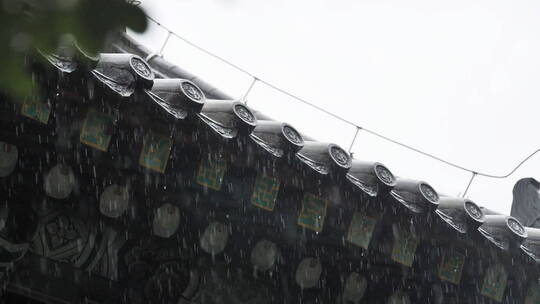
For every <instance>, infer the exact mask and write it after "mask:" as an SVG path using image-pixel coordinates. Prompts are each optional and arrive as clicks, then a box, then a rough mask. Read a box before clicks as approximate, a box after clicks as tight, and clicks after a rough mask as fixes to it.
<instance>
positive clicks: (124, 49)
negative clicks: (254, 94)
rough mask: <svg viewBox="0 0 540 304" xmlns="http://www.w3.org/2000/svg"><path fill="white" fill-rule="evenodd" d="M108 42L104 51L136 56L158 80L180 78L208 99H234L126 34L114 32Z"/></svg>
mask: <svg viewBox="0 0 540 304" xmlns="http://www.w3.org/2000/svg"><path fill="white" fill-rule="evenodd" d="M109 41H110V43H108V44H107V47H106V51H108V52H113V53H131V54H135V55H138V56H140V57H142V58H143V59H145V60H146V61H147V62H148V63H149V64H150V66H151V67H152V68H153V69H154V71H155V72H156V74H157V75H158V76H159V77H160V78H182V79H187V80H190V81H192V82H194V83H195V84H197V86H199V88H201V90H203V91H204V93H205V94H206V96H207V97H208V98H210V99H228V100H232V99H234V98H233V97H231V96H229V95H227V94H226V93H224V92H222V91H220V90H219V89H217V88H215V87H214V86H212V85H210V84H209V83H207V82H205V81H204V80H202V79H200V78H198V77H197V76H195V75H193V74H191V73H190V72H188V71H186V70H184V69H182V68H180V67H178V66H176V65H174V64H172V63H170V62H169V61H167V60H165V59H163V57H161V56H159V54H156V53H153V52H151V51H150V50H149V49H147V48H146V47H145V46H143V45H142V44H140V43H138V42H137V41H135V40H134V39H133V38H131V37H129V36H128V35H127V34H126V33H123V32H116V33H114V34H112V35H111V36H110V37H109Z"/></svg>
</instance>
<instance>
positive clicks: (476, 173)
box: [146, 14, 540, 190]
mask: <svg viewBox="0 0 540 304" xmlns="http://www.w3.org/2000/svg"><path fill="white" fill-rule="evenodd" d="M146 16H147V17H148V19H149V20H151V21H152V22H154V23H155V24H156V25H158V26H159V27H161V28H163V29H164V30H166V31H167V32H168V36H167V38H166V40H165V43H164V45H163V47H162V49H161V51H163V49H164V47H165V44H166V43H167V42H168V40H169V36H170V35H173V36H175V37H177V38H178V39H180V40H182V41H183V42H184V43H186V44H188V45H190V46H192V47H194V48H195V49H197V50H199V51H201V52H203V53H205V54H207V55H209V56H211V57H214V58H215V59H217V60H219V61H221V62H223V63H225V64H227V65H229V66H231V67H233V68H234V69H236V70H238V71H240V72H242V73H244V74H246V75H248V76H250V77H251V78H253V81H252V83H251V85H250V86H249V89H248V91H247V92H246V94H244V97H243V99H244V101H245V99H246V97H247V95H248V94H249V92H250V91H251V89H252V88H253V86H254V85H255V83H257V82H260V83H262V84H265V85H266V86H268V87H270V88H272V89H274V90H276V91H278V92H280V93H282V94H284V95H286V96H289V97H290V98H292V99H293V100H296V101H298V102H300V103H303V104H305V105H307V106H309V107H311V108H314V109H316V110H318V111H320V112H322V113H325V114H326V115H328V116H331V117H333V118H335V119H337V120H339V121H341V122H343V123H345V124H348V125H350V126H353V127H355V128H356V133H355V135H354V138H353V141H352V143H351V146H350V148H349V152H350V150H352V147H353V145H354V141H355V140H356V137H357V135H358V132H359V131H360V130H362V131H364V132H366V133H368V134H371V135H373V136H375V137H378V138H380V139H382V140H385V141H387V142H390V143H393V144H395V145H398V146H400V147H402V148H405V149H408V150H411V151H413V152H416V153H418V154H421V155H423V156H425V157H428V158H431V159H433V160H436V161H438V162H441V163H444V164H446V165H448V166H450V167H453V168H456V169H459V170H462V171H466V172H469V173H471V174H472V178H471V180H470V181H469V184H468V186H467V190H468V189H469V187H470V185H471V183H472V181H473V179H474V177H476V176H483V177H487V178H494V179H504V178H507V177H510V176H511V175H512V174H514V173H515V172H516V171H517V170H518V169H519V168H520V167H521V166H522V165H523V164H525V163H526V162H527V161H528V160H529V159H531V158H532V157H533V156H535V155H536V154H538V153H539V152H540V148H538V149H537V150H535V151H533V152H532V153H530V154H529V155H527V157H525V158H524V159H523V160H521V161H520V162H519V163H518V164H517V165H516V166H514V167H513V168H512V169H511V170H510V171H509V172H508V173H506V174H490V173H485V172H481V171H478V170H474V169H470V168H467V167H465V166H462V165H459V164H457V163H455V162H452V161H448V160H445V159H443V158H441V157H438V156H436V155H434V154H431V153H428V152H425V151H422V150H420V149H418V148H415V147H413V146H411V145H408V144H405V143H403V142H401V141H398V140H395V139H392V138H390V137H388V136H385V135H383V134H381V133H379V132H375V131H373V130H371V129H367V128H365V127H363V126H360V125H358V124H356V123H354V122H352V121H350V120H347V119H345V118H343V117H341V116H339V115H337V114H334V113H332V112H330V111H328V110H326V109H324V108H322V107H320V106H318V105H316V104H314V103H312V102H309V101H308V100H306V99H303V98H301V97H299V96H297V95H295V94H293V93H290V92H289V91H287V90H285V89H282V88H280V87H279V86H277V85H274V84H272V83H271V82H268V81H266V80H264V79H261V78H260V77H258V76H255V75H254V74H252V73H250V72H249V71H247V70H246V69H243V68H241V67H240V66H238V65H236V64H234V63H233V62H231V61H229V60H227V59H225V58H223V57H221V56H219V55H216V54H215V53H212V52H210V51H208V50H207V49H205V48H203V47H201V46H199V45H198V44H196V43H194V42H191V41H190V40H188V39H186V38H184V37H183V36H180V35H179V34H178V33H176V32H175V31H173V30H172V29H170V28H169V27H167V26H165V25H163V24H161V23H160V22H159V21H158V20H156V19H155V18H153V17H151V16H149V15H148V14H147V15H146Z"/></svg>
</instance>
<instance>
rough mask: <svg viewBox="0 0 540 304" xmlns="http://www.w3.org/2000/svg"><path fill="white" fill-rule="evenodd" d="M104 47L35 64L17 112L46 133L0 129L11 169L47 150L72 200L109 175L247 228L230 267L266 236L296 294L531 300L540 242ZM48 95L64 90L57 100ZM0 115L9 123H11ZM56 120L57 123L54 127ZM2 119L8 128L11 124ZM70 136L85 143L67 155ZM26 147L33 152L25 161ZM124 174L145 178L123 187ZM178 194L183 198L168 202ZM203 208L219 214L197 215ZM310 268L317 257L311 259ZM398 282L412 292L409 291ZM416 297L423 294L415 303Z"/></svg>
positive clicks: (507, 221) (510, 223) (51, 191)
mask: <svg viewBox="0 0 540 304" xmlns="http://www.w3.org/2000/svg"><path fill="white" fill-rule="evenodd" d="M111 41H112V42H111V44H110V46H109V47H108V49H107V53H102V54H100V56H98V57H97V58H90V57H88V56H86V55H85V54H84V53H82V52H80V51H78V50H76V51H75V52H73V48H71V49H70V50H71V51H69V52H67V51H66V50H63V49H61V50H59V52H58V54H52V55H45V58H46V59H47V61H46V63H43V62H40V61H37V62H36V66H38V68H37V70H38V72H37V73H36V74H37V75H38V76H36V82H37V83H38V84H41V85H43V86H44V87H45V88H46V90H47V92H48V93H47V96H49V98H48V101H47V103H46V104H45V105H44V104H35V103H32V104H30V105H28V104H27V103H26V102H25V103H24V104H23V105H22V107H21V109H18V111H19V112H20V113H22V114H23V116H26V117H28V118H30V119H33V120H34V121H38V122H43V123H44V125H45V126H42V127H32V126H30V127H28V126H26V127H25V128H26V129H25V130H19V129H17V127H13V126H12V125H9V123H5V124H6V125H7V126H8V127H6V128H8V129H9V130H15V131H14V132H11V133H10V132H9V131H6V132H2V138H1V139H0V141H2V142H3V144H4V152H3V153H4V154H2V156H3V157H5V158H6V159H9V157H12V153H13V152H12V151H13V150H11V149H12V145H15V146H19V149H20V150H21V151H26V150H25V149H29V150H28V151H33V149H38V148H36V147H39V149H53V150H55V152H54V153H53V155H54V156H55V157H57V158H58V160H59V162H60V163H62V164H65V163H70V162H73V163H77V164H78V165H79V166H78V167H79V168H75V169H76V170H80V172H81V173H80V175H81V178H83V179H84V178H87V179H88V181H89V182H88V185H81V189H79V190H78V191H81V192H84V191H89V192H92V191H94V188H92V187H97V188H99V189H101V188H100V187H101V186H99V183H97V182H94V181H93V179H92V178H91V176H100V175H104V176H106V178H105V179H106V180H107V182H110V181H111V180H122V181H123V183H127V184H129V183H133V184H134V186H133V191H135V192H137V193H139V194H140V195H141V197H142V200H144V201H145V203H146V205H152V204H154V203H153V201H154V200H157V201H160V202H161V203H159V204H158V205H159V206H165V205H163V201H170V200H175V201H181V202H182V203H181V207H182V208H184V209H183V210H185V211H186V212H189V213H190V214H191V215H192V218H193V219H192V221H193V222H190V224H189V225H194V226H197V225H200V223H199V220H200V222H204V221H206V220H207V217H208V216H210V215H211V216H213V217H220V216H221V218H222V219H223V220H224V221H233V220H234V221H235V223H236V225H238V226H235V227H239V226H241V225H242V224H239V223H244V227H243V228H231V229H232V230H234V231H236V233H237V234H236V236H235V238H233V240H231V241H230V242H229V243H232V245H228V246H229V247H231V246H232V249H231V248H229V249H230V251H231V252H229V254H230V255H240V256H242V252H243V251H244V250H250V251H251V252H252V254H253V250H255V249H256V248H252V247H253V246H251V244H247V245H246V244H243V243H242V241H243V240H242V238H243V237H245V238H251V237H252V235H265V236H266V238H269V239H271V241H273V243H274V244H275V243H277V244H278V245H279V246H284V247H286V248H288V249H286V250H285V249H282V250H283V252H282V253H283V254H284V255H285V256H287V257H288V258H289V259H290V260H289V262H290V261H300V262H299V263H297V265H299V266H298V269H300V267H301V266H302V265H303V266H305V267H307V268H305V267H304V268H302V269H304V271H299V270H297V272H296V275H293V277H294V278H293V280H294V281H296V283H297V284H298V285H300V286H301V289H307V290H310V288H311V287H312V286H309V285H312V284H311V283H309V282H310V281H309V278H307V277H306V278H304V277H303V276H307V274H305V273H307V272H309V271H313V272H314V273H318V275H319V276H322V275H324V276H326V281H325V282H326V284H328V286H325V287H324V288H322V290H323V291H324V290H327V289H328V290H333V289H332V288H334V286H335V285H336V286H338V287H336V288H337V289H338V290H340V291H339V293H340V294H341V296H342V297H344V298H345V295H346V294H349V293H348V291H347V290H346V289H347V288H346V285H347V283H344V285H345V287H343V286H341V285H340V284H341V283H343V281H345V279H344V278H343V277H341V281H340V278H339V275H343V274H336V273H335V272H336V271H337V272H345V273H348V272H353V271H358V272H360V273H361V274H362V276H364V280H365V278H367V280H368V281H373V282H377V283H374V284H373V285H377V286H379V285H381V284H382V285H381V286H386V285H384V284H393V283H388V282H387V281H385V280H387V279H388V280H390V281H392V280H391V278H390V277H392V276H394V275H396V274H394V273H393V272H392V271H394V270H395V269H396V267H397V269H398V271H397V273H398V274H397V275H398V276H399V277H401V278H402V281H401V283H399V284H397V285H399V286H401V287H399V288H398V289H402V290H401V291H399V292H403V293H406V294H408V296H410V297H411V298H412V301H416V302H422V300H421V299H422V298H423V297H427V298H430V299H432V300H429V301H427V300H426V301H424V302H423V303H439V302H436V300H434V299H435V298H437V297H438V296H437V295H434V294H433V292H432V291H431V287H432V286H438V287H433V288H439V289H441V287H440V286H441V284H442V285H443V286H444V290H445V291H446V292H444V291H442V289H441V293H442V294H445V295H446V296H448V297H450V298H453V299H454V300H453V301H462V302H463V301H464V299H468V300H470V301H472V302H474V303H484V302H486V303H488V302H489V301H492V300H493V301H497V302H505V303H522V302H523V301H524V300H525V299H526V298H527V300H528V301H529V300H531V301H532V300H535V299H537V298H534V297H536V296H538V294H539V293H538V292H537V290H538V285H537V281H536V279H537V278H538V270H539V269H538V264H537V262H538V261H540V246H538V245H537V244H538V242H540V230H539V229H536V228H530V227H525V226H523V225H522V224H521V223H520V222H519V221H518V220H517V219H515V218H513V217H511V216H507V215H501V214H497V213H495V212H493V211H490V210H488V209H485V208H482V207H480V206H478V205H477V204H475V203H474V202H472V201H471V200H469V199H464V198H459V197H450V196H444V195H440V194H438V193H437V191H436V189H434V188H433V187H431V186H430V185H429V184H428V183H427V182H424V181H419V180H412V179H408V178H405V177H396V176H395V175H394V172H392V171H390V170H389V169H388V168H387V167H385V166H384V165H383V164H381V163H378V162H375V161H361V160H357V159H353V158H352V157H351V156H350V155H349V154H348V153H347V152H346V151H345V150H344V149H342V148H341V147H339V146H338V145H335V144H332V143H324V142H318V141H315V140H313V139H311V138H307V137H305V136H302V133H301V132H299V131H297V130H296V129H294V127H293V126H292V125H290V124H288V123H283V122H278V121H274V120H271V119H270V118H268V117H266V116H264V115H263V114H261V113H258V112H256V111H253V110H252V109H250V108H248V107H247V106H246V105H244V104H243V103H241V102H238V101H234V100H231V99H230V98H229V97H228V96H227V95H225V94H223V93H222V92H220V91H219V90H217V89H216V88H214V87H212V86H211V85H209V84H207V83H205V82H203V81H202V80H200V79H198V78H197V77H196V76H193V75H190V74H189V73H188V72H186V71H184V70H182V69H181V68H178V67H176V66H174V65H172V64H170V63H168V62H167V61H165V60H163V59H162V58H160V57H159V56H151V54H149V52H148V50H146V49H145V48H144V47H143V46H141V45H139V44H137V43H136V42H134V41H133V40H132V39H130V38H129V37H127V36H126V35H125V34H119V35H118V36H115V37H114V38H112V40H111ZM143 58H148V62H146V61H145V60H144V59H143ZM156 75H157V77H156ZM51 84H54V85H55V86H56V87H58V88H60V89H58V90H57V89H54V88H55V87H54V86H53V89H51ZM3 107H4V108H3V110H2V111H3V112H4V110H5V109H10V110H12V109H11V106H6V105H3ZM5 111H7V110H5ZM51 111H56V112H58V113H60V114H61V115H59V116H58V117H64V118H63V119H62V118H57V119H55V120H54V121H52V122H49V121H48V118H49V114H50V112H51ZM4 113H7V112H4ZM96 113H97V114H96ZM9 115H11V114H8V115H5V116H6V117H3V121H11V120H13V119H14V118H11V117H9ZM66 117H67V118H66ZM72 117H73V118H72ZM95 117H99V118H95ZM104 117H105V118H104ZM90 118H92V119H94V118H95V119H96V121H101V119H105V120H107V122H104V123H103V124H104V126H105V127H103V128H101V129H100V128H98V130H100V131H99V132H101V133H99V134H101V135H100V136H99V137H97V138H96V137H95V136H94V137H92V136H90V135H92V134H87V133H91V132H90V131H89V129H88V128H87V127H88V124H89V122H88V121H89V120H90ZM25 119H26V118H25ZM77 119H80V121H81V123H79V124H77ZM83 121H84V122H83ZM50 124H54V126H55V127H54V128H52V127H50V126H49V125H50ZM28 128H30V130H28ZM54 130H56V131H54ZM63 132H66V134H63ZM70 132H71V133H70ZM96 132H98V131H96ZM73 134H75V136H77V139H79V141H80V142H77V143H76V144H74V143H73V141H72V138H73V136H74V135H73ZM113 134H114V135H113ZM94 135H95V134H94ZM36 136H37V137H38V140H37V142H38V143H39V144H38V145H36V144H35V143H36ZM53 137H54V140H50V141H49V139H50V138H53ZM111 138H112V139H111ZM5 143H10V144H11V145H8V144H5ZM30 143H31V144H30ZM27 144H28V145H29V146H31V147H32V148H25V145H27ZM89 147H91V148H89ZM8 148H9V149H8ZM72 150H76V151H78V152H76V153H73V152H72ZM80 151H82V152H80ZM10 153H11V154H10ZM25 153H29V154H30V155H32V154H31V152H25ZM81 153H82V154H81ZM48 157H49V154H47V158H48ZM6 164H7V163H6ZM9 166H11V163H9ZM9 166H8V165H6V166H4V167H0V173H2V172H4V171H5V173H6V174H4V173H2V177H4V176H9V174H11V172H13V170H15V169H14V168H11V167H9ZM36 166H37V165H36ZM40 166H41V165H40ZM74 167H77V166H74ZM39 168H41V167H39ZM25 169H26V170H30V169H29V168H25ZM75 169H74V170H75ZM111 169H112V170H111ZM54 170H56V169H54V168H53V169H51V171H50V172H52V173H49V174H57V175H59V176H64V177H65V178H66V180H67V183H69V181H70V180H72V178H70V174H73V173H70V171H69V170H67V169H66V168H65V167H64V166H62V165H61V166H60V167H59V169H58V172H56V171H54ZM89 172H90V173H89ZM96 172H97V173H96ZM123 172H130V173H132V174H138V176H139V177H140V178H138V179H133V180H129V179H128V180H126V178H125V177H124V174H123ZM13 182H15V181H13ZM10 183H11V181H10ZM96 184H97V186H96ZM6 185H9V183H6ZM149 185H150V186H151V187H150V186H149ZM44 187H45V192H46V193H47V195H48V196H49V197H52V198H54V199H58V200H62V199H64V198H66V197H69V195H70V194H69V193H63V192H62V189H56V188H55V187H54V186H53V185H47V184H46V183H45V186H44ZM85 187H87V188H89V189H85ZM148 188H150V189H151V190H148ZM174 188H182V189H188V190H186V192H181V193H176V192H175V191H174ZM101 190H103V189H101ZM155 197H158V198H159V199H155ZM187 197H191V199H190V198H187ZM193 197H195V198H196V199H193ZM150 198H152V199H150ZM200 198H202V199H205V200H208V201H211V202H215V203H216V207H215V208H212V207H208V206H206V205H203V204H200V203H199V202H198V199H200ZM246 198H247V199H246ZM147 200H148V201H147ZM246 201H247V202H248V203H247V204H246ZM155 204H157V203H155ZM182 204H184V205H182ZM239 206H240V207H239ZM218 207H219V208H218ZM159 208H161V207H159ZM159 208H157V210H158V211H156V212H160V211H159V210H160V209H159ZM220 210H221V211H220ZM100 211H101V213H103V214H107V213H108V212H110V211H107V210H105V209H103V210H100ZM186 221H187V219H186ZM141 225H142V224H141ZM212 225H213V223H211V224H210V225H209V226H208V227H209V228H207V229H210V230H212V229H213V230H216V229H217V230H216V231H221V230H220V229H221V228H220V227H221V226H220V227H217V228H216V227H214V226H212ZM216 225H218V224H216ZM190 227H191V226H190ZM197 227H198V226H197ZM153 228H154V230H153V231H154V234H155V235H158V236H160V237H162V238H165V239H167V238H170V237H171V235H170V234H169V233H168V231H167V229H164V228H163V229H162V228H160V227H157V228H156V227H153ZM186 229H190V228H189V227H188V228H186ZM213 230H212V231H213ZM269 231H272V234H269ZM274 233H275V234H274ZM235 242H236V243H235ZM223 246H225V245H223ZM243 246H248V248H247V249H246V248H244V247H243ZM200 247H201V248H202V249H203V250H204V251H206V252H209V253H212V255H215V254H217V253H220V252H222V251H223V248H222V246H221V245H220V244H215V243H212V242H211V241H210V240H205V239H204V238H203V237H201V241H200ZM255 247H256V246H255ZM321 248H323V249H321ZM89 254H90V253H89ZM310 256H311V257H313V256H315V257H316V258H315V259H313V260H306V259H307V258H308V257H310ZM302 258H304V259H302ZM319 260H320V261H322V264H323V266H324V268H322V269H324V271H322V270H321V269H320V268H321V267H322V266H321V265H320V262H318V261H319ZM252 262H253V260H252ZM304 262H305V263H307V264H306V265H304V264H303V263H304ZM295 263H296V262H295ZM83 264H84V263H82V262H81V265H83ZM84 265H86V264H84ZM366 265H367V266H366ZM381 265H382V266H381ZM379 266H381V267H383V268H384V270H383V271H380V269H378V268H377V267H379ZM288 267H291V266H288ZM400 267H401V268H400ZM306 269H307V270H306ZM355 269H356V270H355ZM393 269H394V270H393ZM400 269H401V270H400ZM355 273H356V272H355ZM433 273H435V276H436V277H437V279H434V277H433ZM108 275H109V274H108ZM115 275H116V274H115ZM334 275H336V277H334ZM111 276H112V275H111ZM380 276H382V277H384V279H381V278H380ZM462 276H463V277H464V278H466V280H465V279H462ZM349 279H350V276H349V277H347V279H346V281H347V282H349ZM405 281H407V282H409V283H407V284H413V285H407V286H409V287H407V286H405V283H403V282H405ZM340 282H341V283H340ZM385 282H386V283H385ZM411 282H413V283H411ZM419 282H421V283H419ZM369 284H370V283H368V286H371V285H369ZM414 284H416V285H414ZM418 284H421V285H418ZM304 285H306V286H304ZM313 286H315V285H313ZM410 286H417V287H418V288H419V290H420V289H421V290H422V291H418V292H414V291H413V289H414V287H410ZM426 286H428V287H426ZM458 287H459V288H458ZM407 288H409V289H407ZM411 288H412V289H411ZM368 289H369V288H368ZM381 290H384V288H383V289H381ZM372 292H373V290H372ZM422 292H424V293H422ZM323 293H324V292H323ZM368 293H369V292H368ZM301 294H302V295H304V296H308V297H309V296H310V293H309V292H307V293H306V294H304V293H301ZM326 296H327V297H330V298H332V295H331V294H327V295H326ZM388 296H390V297H393V296H394V295H388ZM351 297H352V300H351V301H352V302H355V301H358V298H355V297H354V296H352V295H351ZM379 297H383V298H385V299H386V295H382V296H381V295H380V294H379ZM360 298H361V297H360ZM354 299H357V300H354ZM490 299H491V300H490ZM377 301H379V299H378V300H377ZM385 301H386V300H385ZM291 303H294V301H292V302H291Z"/></svg>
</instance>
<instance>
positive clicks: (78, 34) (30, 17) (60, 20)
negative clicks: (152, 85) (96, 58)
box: [0, 0, 147, 98]
mask: <svg viewBox="0 0 540 304" xmlns="http://www.w3.org/2000/svg"><path fill="white" fill-rule="evenodd" d="M131 3H133V1H126V0H0V41H1V42H2V43H1V44H0V67H1V69H2V72H1V73H0V90H2V91H4V92H5V93H7V94H8V95H11V96H13V97H15V98H23V97H25V96H28V95H29V94H30V92H31V88H32V81H31V80H32V78H31V75H30V74H29V72H28V71H27V70H26V69H25V55H26V54H28V52H31V51H34V50H35V49H36V48H38V49H40V50H42V51H45V52H51V51H54V50H55V49H56V48H57V46H58V45H59V42H60V41H61V40H62V39H66V37H67V36H69V35H72V36H74V37H75V38H76V40H77V43H78V45H79V47H81V48H82V49H83V50H85V51H86V52H88V53H90V54H96V53H98V51H99V50H100V49H101V48H102V46H103V45H104V42H105V39H106V36H107V34H108V33H109V32H110V31H111V30H118V29H122V28H124V27H129V28H130V29H132V30H133V31H136V32H142V31H144V30H145V29H146V26H147V19H146V16H145V14H144V12H143V11H142V9H141V8H140V7H138V6H136V5H133V4H131Z"/></svg>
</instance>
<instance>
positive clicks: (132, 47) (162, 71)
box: [105, 32, 316, 141]
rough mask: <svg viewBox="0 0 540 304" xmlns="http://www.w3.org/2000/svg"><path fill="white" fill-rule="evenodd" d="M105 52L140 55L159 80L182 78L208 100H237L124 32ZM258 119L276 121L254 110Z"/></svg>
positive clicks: (310, 138) (119, 33)
mask: <svg viewBox="0 0 540 304" xmlns="http://www.w3.org/2000/svg"><path fill="white" fill-rule="evenodd" d="M108 41H109V42H108V43H107V46H106V48H105V51H107V52H113V53H131V54H135V55H138V56H140V57H142V58H143V59H145V60H146V61H147V62H148V64H150V66H151V67H152V69H154V72H155V73H156V75H157V76H158V77H159V78H182V79H187V80H190V81H192V82H194V83H195V84H197V86H199V88H200V89H201V90H202V91H203V92H204V94H205V95H206V97H208V99H222V100H235V98H233V97H231V96H229V95H227V94H226V93H224V92H223V91H221V90H219V89H218V88H216V87H214V86H212V85H211V84H209V83H208V82H206V81H204V80H202V79H201V78H199V77H197V76H195V75H193V74H192V73H190V72H188V71H186V70H185V69H182V68H180V67H178V66H177V65H175V64H173V63H171V62H169V61H167V60H165V59H163V57H161V56H159V55H158V54H156V53H153V52H151V51H150V50H149V49H147V48H146V47H145V46H144V45H142V44H140V43H139V42H137V41H136V40H135V39H133V38H132V37H130V36H129V35H128V34H126V33H124V32H116V33H113V34H111V35H110V36H109V39H108ZM252 111H253V113H254V114H255V116H256V117H257V119H261V120H274V121H275V120H276V119H273V118H272V117H270V116H268V115H265V114H263V113H261V112H259V111H257V110H255V109H252ZM301 134H302V136H303V137H304V139H305V140H308V141H316V140H315V139H314V138H313V137H311V136H308V135H306V134H304V133H303V132H301Z"/></svg>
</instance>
